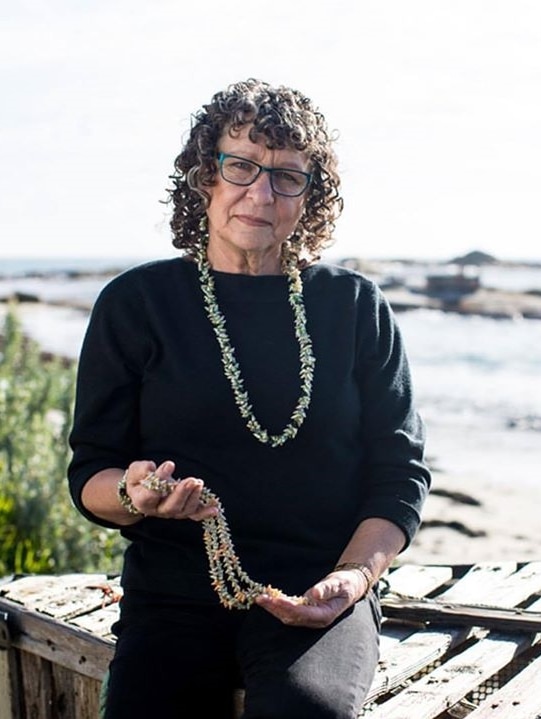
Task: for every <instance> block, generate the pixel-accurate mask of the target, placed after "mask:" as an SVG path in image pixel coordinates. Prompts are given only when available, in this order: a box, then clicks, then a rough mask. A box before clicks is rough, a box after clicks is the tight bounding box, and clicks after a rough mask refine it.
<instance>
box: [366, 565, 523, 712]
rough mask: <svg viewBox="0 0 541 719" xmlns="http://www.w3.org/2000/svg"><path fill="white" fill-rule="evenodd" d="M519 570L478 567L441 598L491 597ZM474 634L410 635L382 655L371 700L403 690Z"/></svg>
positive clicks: (459, 630)
mask: <svg viewBox="0 0 541 719" xmlns="http://www.w3.org/2000/svg"><path fill="white" fill-rule="evenodd" d="M515 570H516V564H515V563H512V562H507V563H504V564H501V563H500V564H495V563H491V564H482V565H475V566H474V567H472V568H471V569H470V570H469V571H468V572H467V573H466V574H465V575H464V577H462V578H461V579H460V580H458V581H457V582H456V584H454V585H453V586H452V587H451V588H450V589H449V590H446V591H444V592H443V593H442V594H440V595H439V596H448V595H449V596H452V597H453V598H455V600H457V601H460V600H462V601H465V600H471V599H474V600H478V599H480V598H482V597H483V596H484V595H483V590H484V591H485V592H488V593H490V592H491V587H492V586H495V585H496V584H498V583H499V582H500V580H501V578H502V576H503V577H507V576H509V575H510V574H511V573H512V572H514V571H515ZM397 571H398V570H397ZM391 576H392V575H391ZM395 586H398V584H395ZM402 588H403V589H405V590H406V592H408V585H407V584H402ZM408 596H409V594H408ZM385 602H386V597H385V596H384V597H383V598H382V605H383V611H384V612H386V611H387V610H386V606H385ZM405 614H406V613H405V612H399V613H398V614H397V615H396V616H397V618H398V619H401V620H402V619H407V616H405ZM384 626H385V625H384ZM470 634H471V627H470V626H466V627H460V626H452V625H445V626H441V627H440V628H439V629H437V630H432V629H431V628H429V629H422V630H420V631H417V632H414V633H411V631H410V632H409V633H408V636H404V637H403V638H402V641H401V642H400V643H398V644H397V643H396V642H394V643H392V644H390V645H387V646H386V647H385V650H384V651H382V652H381V659H380V661H379V663H378V667H377V669H376V674H375V676H374V680H373V682H372V685H371V687H370V690H369V692H368V696H367V700H368V701H373V700H374V699H376V698H377V697H380V696H383V695H384V694H386V693H388V692H389V691H391V690H393V689H395V688H396V687H399V686H400V685H401V684H402V683H403V682H404V681H405V680H406V679H408V678H409V677H412V676H413V675H414V674H417V673H418V672H419V671H421V670H422V669H424V668H425V667H428V666H430V665H431V664H433V663H434V662H435V661H436V660H438V659H440V658H442V657H443V656H445V654H446V653H447V652H448V651H449V649H451V648H454V647H457V646H459V645H460V644H461V643H462V642H464V641H465V640H466V639H467V638H468V637H469V636H470Z"/></svg>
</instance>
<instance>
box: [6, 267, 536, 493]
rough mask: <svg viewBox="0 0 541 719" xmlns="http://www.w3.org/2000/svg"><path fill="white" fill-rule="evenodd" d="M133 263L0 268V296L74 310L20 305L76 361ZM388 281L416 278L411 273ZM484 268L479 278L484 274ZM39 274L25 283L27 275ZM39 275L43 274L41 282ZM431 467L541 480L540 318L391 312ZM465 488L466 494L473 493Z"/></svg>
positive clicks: (499, 281) (500, 273) (509, 284)
mask: <svg viewBox="0 0 541 719" xmlns="http://www.w3.org/2000/svg"><path fill="white" fill-rule="evenodd" d="M136 263H137V260H133V259H129V260H128V259H124V260H122V259H120V260H114V261H111V260H103V261H101V262H99V261H95V260H91V261H90V260H74V261H70V260H69V259H67V260H41V261H39V260H34V261H32V262H29V261H19V262H16V261H11V263H8V264H6V262H5V261H4V262H2V261H0V297H1V296H6V295H7V294H10V292H13V291H24V292H29V293H32V294H35V295H37V296H38V297H40V298H42V299H44V300H49V301H51V300H52V301H57V300H59V301H62V302H65V303H67V304H70V303H73V304H77V305H82V309H81V308H80V309H73V308H71V307H69V306H62V307H60V306H57V307H55V306H44V305H39V306H38V305H32V304H29V305H24V304H23V305H21V306H20V313H21V319H22V321H23V325H24V327H25V329H26V331H27V332H28V333H29V334H30V335H31V336H33V337H34V338H35V339H37V340H38V342H40V344H41V345H42V347H43V348H44V349H46V350H48V351H51V352H54V353H57V354H62V355H65V356H69V357H73V358H76V357H77V355H78V353H79V349H80V344H81V341H82V338H83V335H84V331H85V328H86V324H87V321H88V311H87V310H85V309H84V306H86V307H90V306H91V304H92V302H93V300H94V298H95V297H96V295H97V294H98V292H99V291H100V289H101V288H102V287H103V285H104V284H105V283H106V282H107V281H108V279H109V276H104V275H99V276H92V277H74V276H73V275H72V274H71V273H73V272H81V271H95V272H103V271H104V270H106V269H111V273H112V274H114V273H116V272H118V271H120V270H122V269H125V268H126V267H129V266H132V265H133V264H136ZM391 269H392V270H398V271H397V272H396V273H395V274H400V272H402V276H404V273H405V272H408V273H409V276H410V277H416V276H417V275H418V273H419V271H420V268H412V267H411V266H410V267H408V268H407V270H406V269H401V268H400V267H398V268H396V267H393V268H391ZM486 270H490V271H489V273H488V275H487V276H486V277H483V278H482V279H483V283H484V284H485V285H486V286H492V287H498V288H500V289H511V290H527V289H540V288H541V268H529V267H526V268H501V267H497V268H496V267H495V268H486ZM486 270H483V271H486ZM30 272H34V273H38V275H39V276H33V277H29V276H28V273H30ZM43 273H49V274H48V275H47V276H43ZM2 309H3V310H4V311H5V305H3V304H2V303H0V312H1V311H2ZM397 319H398V323H399V325H400V327H401V330H402V333H403V336H404V339H405V343H406V347H407V351H408V356H409V359H410V364H411V369H412V374H413V380H414V389H415V395H416V401H417V405H418V407H419V410H420V412H421V414H422V416H423V419H424V421H425V424H426V427H427V453H428V456H429V458H430V461H431V464H432V465H433V468H434V469H437V470H438V469H439V470H442V471H445V472H449V473H455V474H456V473H459V474H462V475H464V476H468V477H472V481H473V482H474V481H475V480H496V481H502V482H513V483H516V482H520V483H521V484H528V483H539V482H540V481H541V321H540V320H524V319H493V318H484V317H478V316H464V315H458V314H452V313H444V312H440V311H435V310H424V309H421V310H414V311H407V312H400V313H399V314H398V315H397ZM472 490H473V487H472Z"/></svg>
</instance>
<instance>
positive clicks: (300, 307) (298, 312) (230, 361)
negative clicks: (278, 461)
mask: <svg viewBox="0 0 541 719" xmlns="http://www.w3.org/2000/svg"><path fill="white" fill-rule="evenodd" d="M196 261H197V266H198V269H199V282H200V285H201V291H202V292H203V300H204V304H205V310H206V313H207V317H208V318H209V320H210V323H211V324H212V327H213V329H214V333H215V335H216V339H217V340H218V344H219V346H220V351H221V354H222V364H223V366H224V374H225V376H226V377H227V379H228V380H229V382H230V384H231V388H232V389H233V395H234V397H235V402H236V404H237V407H238V408H239V411H240V413H241V415H242V417H243V419H244V420H245V421H246V426H247V427H248V429H249V430H250V432H251V433H252V434H253V435H254V437H255V438H256V439H258V440H259V441H260V442H262V443H263V444H268V445H270V446H271V447H279V446H281V445H282V444H284V442H287V440H288V439H293V438H294V437H295V435H296V434H297V432H298V431H299V428H300V426H301V425H302V423H303V422H304V420H305V417H306V411H307V409H308V406H309V405H310V399H311V396H312V382H313V379H314V365H315V362H316V360H315V357H314V354H313V351H312V340H311V339H310V335H309V334H308V330H307V329H306V312H305V309H304V299H303V295H302V280H301V273H300V271H299V268H298V267H297V265H296V263H294V261H290V262H288V263H286V274H287V278H288V283H289V304H290V305H291V307H292V309H293V314H294V318H295V320H294V321H295V336H296V338H297V341H298V343H299V350H300V372H299V375H300V379H301V393H300V396H299V399H298V402H297V405H296V407H295V409H294V410H293V413H292V415H291V418H290V420H289V423H288V424H287V426H286V427H285V429H284V430H283V431H282V433H281V434H270V433H269V432H268V430H266V429H264V428H263V427H262V426H261V424H260V423H259V421H258V420H257V418H256V416H255V415H254V413H253V411H252V405H251V403H250V399H249V397H248V393H247V392H246V390H245V389H244V381H243V379H242V375H241V373H240V367H239V364H238V362H237V360H236V358H235V350H234V348H233V347H232V345H231V342H230V340H229V335H228V334H227V328H226V321H225V317H224V316H223V314H222V313H221V311H220V308H219V307H218V302H217V299H216V292H215V287H214V278H213V277H212V274H211V271H210V264H209V262H208V259H207V243H206V242H202V243H201V246H200V247H199V249H198V251H197V254H196Z"/></svg>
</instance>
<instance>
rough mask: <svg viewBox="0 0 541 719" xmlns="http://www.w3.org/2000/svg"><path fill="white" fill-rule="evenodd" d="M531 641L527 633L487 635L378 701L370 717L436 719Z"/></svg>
mask: <svg viewBox="0 0 541 719" xmlns="http://www.w3.org/2000/svg"><path fill="white" fill-rule="evenodd" d="M531 643H532V637H531V635H527V634H515V635H511V634H499V633H493V634H490V635H489V636H488V637H486V638H485V639H482V640H481V641H479V642H477V643H476V644H474V645H473V646H471V647H469V648H468V649H466V650H465V651H463V652H461V653H460V654H458V655H457V656H455V657H453V658H452V659H450V660H449V661H447V662H445V663H444V664H442V665H441V666H440V667H438V668H437V669H435V670H434V671H433V672H431V673H430V674H427V675H426V676H425V677H423V678H422V679H420V680H418V681H416V682H415V683H414V684H413V685H412V686H410V687H408V688H406V689H404V691H402V692H400V694H398V695H396V696H395V697H393V698H391V699H389V700H388V701H386V702H383V703H382V704H380V705H379V707H378V708H377V709H376V710H375V712H373V714H372V715H371V719H435V718H436V717H438V715H439V714H441V713H442V712H443V711H445V710H446V709H449V707H451V706H453V705H454V704H456V703H457V702H459V701H460V700H461V699H462V698H463V697H464V696H466V694H468V693H469V692H471V691H473V690H474V689H475V688H476V687H478V686H479V684H481V683H482V682H483V681H485V680H486V679H488V678H489V677H490V676H492V675H493V674H495V673H496V672H497V671H498V670H500V669H501V668H502V667H504V666H505V665H506V664H508V663H509V662H510V661H511V660H512V659H513V658H514V657H515V656H517V655H518V654H520V653H521V652H523V651H525V650H526V649H527V648H528V647H530V646H531Z"/></svg>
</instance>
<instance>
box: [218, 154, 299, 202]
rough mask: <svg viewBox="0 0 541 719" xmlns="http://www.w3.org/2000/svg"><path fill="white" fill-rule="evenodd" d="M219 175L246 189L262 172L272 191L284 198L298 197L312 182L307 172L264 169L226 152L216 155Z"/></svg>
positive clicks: (277, 168) (262, 166)
mask: <svg viewBox="0 0 541 719" xmlns="http://www.w3.org/2000/svg"><path fill="white" fill-rule="evenodd" d="M218 164H219V166H220V174H221V176H222V177H223V178H224V180H225V181H226V182H231V184H233V185H242V186H244V187H247V186H248V185H251V184H252V183H254V182H255V181H256V180H257V178H258V177H259V175H260V174H261V173H262V172H268V173H269V177H270V184H271V188H272V191H273V192H275V193H276V194H277V195H284V196H285V197H298V196H299V195H302V193H303V192H305V190H306V189H307V187H308V185H309V184H310V182H311V180H312V175H311V174H310V173H309V172H301V170H290V169H286V168H285V167H265V166H264V165H260V164H259V163H258V162H254V161H253V160H246V159H245V158H244V157H239V156H238V155H230V154H228V153H227V152H219V153H218Z"/></svg>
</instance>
